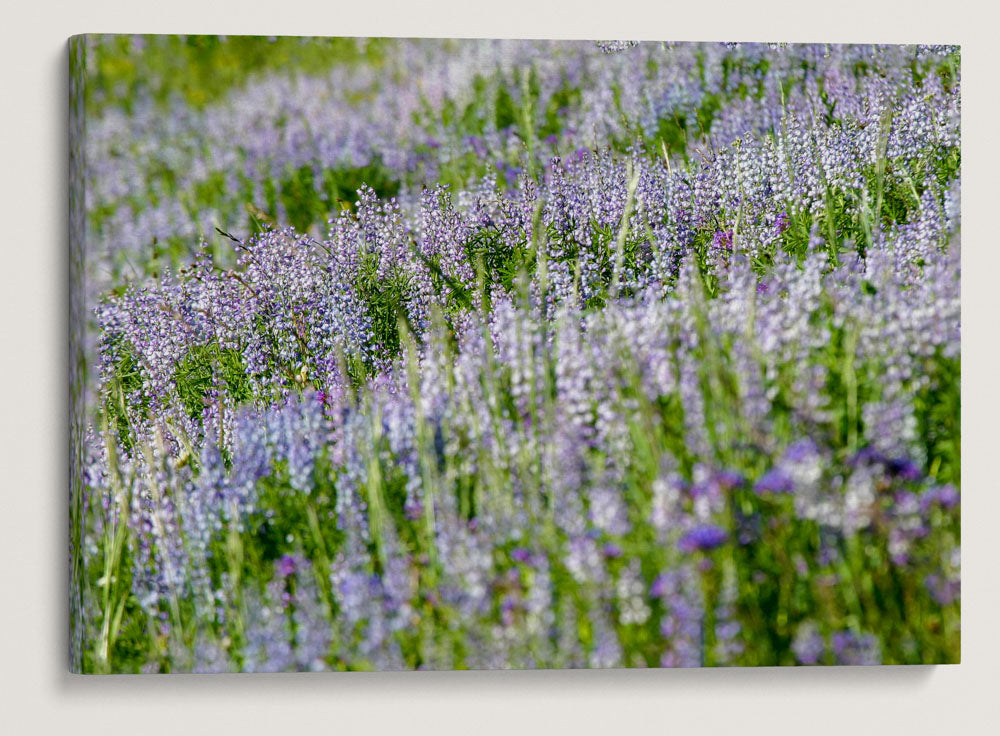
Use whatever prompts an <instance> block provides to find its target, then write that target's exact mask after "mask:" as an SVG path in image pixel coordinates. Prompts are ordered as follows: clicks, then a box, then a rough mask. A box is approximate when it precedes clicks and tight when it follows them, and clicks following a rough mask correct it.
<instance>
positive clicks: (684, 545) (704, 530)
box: [677, 524, 729, 552]
mask: <svg viewBox="0 0 1000 736" xmlns="http://www.w3.org/2000/svg"><path fill="white" fill-rule="evenodd" d="M728 536H729V535H728V534H727V533H726V530H725V529H723V528H722V527H719V526H715V525H714V524H701V525H699V526H696V527H694V528H693V529H690V530H689V531H687V532H686V533H685V534H684V535H683V536H682V537H681V538H680V540H679V541H678V543H677V546H678V548H679V549H680V550H681V551H682V552H695V551H697V550H701V551H708V550H712V549H715V548H716V547H721V546H722V545H723V544H725V543H726V540H727V539H728Z"/></svg>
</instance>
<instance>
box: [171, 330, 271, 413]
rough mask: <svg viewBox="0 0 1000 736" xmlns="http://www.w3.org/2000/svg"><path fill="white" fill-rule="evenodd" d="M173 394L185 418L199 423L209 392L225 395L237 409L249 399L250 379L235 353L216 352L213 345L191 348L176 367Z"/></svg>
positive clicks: (230, 349)
mask: <svg viewBox="0 0 1000 736" xmlns="http://www.w3.org/2000/svg"><path fill="white" fill-rule="evenodd" d="M174 381H175V383H176V386H177V394H178V396H179V397H180V399H181V402H182V403H183V405H184V408H185V409H186V410H187V413H188V416H190V417H191V418H192V419H194V420H196V421H200V420H201V415H202V412H203V411H204V410H205V408H206V407H207V406H208V405H209V404H210V402H211V398H210V397H211V394H212V392H213V391H219V392H220V393H221V392H223V391H225V392H227V393H228V396H229V398H230V399H231V400H232V401H233V402H234V403H235V404H236V405H237V406H238V405H240V404H243V403H246V402H248V401H249V400H250V399H251V397H252V389H251V385H250V379H249V378H248V376H247V373H246V369H245V368H244V366H243V358H242V356H241V355H240V352H239V351H238V350H235V349H232V348H226V349H223V348H220V347H219V345H218V344H217V343H215V342H210V343H208V344H205V345H198V346H195V347H193V348H192V349H191V350H190V351H189V352H188V354H187V355H186V356H184V358H182V359H181V360H180V361H179V362H178V364H177V370H176V372H175V374H174Z"/></svg>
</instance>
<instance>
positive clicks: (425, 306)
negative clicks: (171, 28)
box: [68, 36, 962, 673]
mask: <svg viewBox="0 0 1000 736" xmlns="http://www.w3.org/2000/svg"><path fill="white" fill-rule="evenodd" d="M70 66H71V72H70V76H71V84H70V86H71V89H70V94H71V120H70V134H71V142H70V151H71V154H70V155H71V177H70V181H71V189H72V191H71V195H70V196H71V205H70V216H71V223H70V231H71V240H72V252H71V254H70V257H71V280H72V283H71V292H72V293H71V300H70V301H71V307H72V310H73V318H72V326H71V335H70V340H71V353H72V373H71V376H70V380H71V384H72V389H71V396H72V407H71V419H72V427H71V448H70V450H71V460H72V463H71V464H72V473H71V483H70V488H69V492H68V503H69V505H70V528H69V548H68V550H69V551H68V564H69V566H70V570H71V574H70V583H71V585H70V588H71V589H70V591H69V593H70V595H69V608H70V626H71V636H70V647H71V652H70V659H71V668H72V669H73V670H75V671H81V672H95V673H122V672H135V673H139V672H141V673H170V672H275V671H319V670H400V669H406V670H408V669H496V668H518V669H525V668H581V667H582V668H597V667H702V666H755V665H874V664H911V663H912V664H918V663H954V662H958V661H959V659H960V649H961V647H960V570H959V568H960V532H961V528H960V527H961V525H960V508H961V492H960V489H961V437H960V403H961V402H960V375H961V364H960V322H961V320H960V316H961V315H960V262H961V250H960V249H961V246H960V240H961V238H960V235H961V222H960V208H961V207H960V203H961V197H960V191H961V145H960V144H961V126H960V120H961V81H962V75H961V60H960V50H959V48H958V47H954V46H872V45H863V46H862V45H857V46H854V45H824V44H816V45H798V44H783V43H652V42H630V41H596V42H595V41H550V42H545V41H491V40H433V39H343V38H340V39H321V38H250V37H229V38H226V37H207V36H190V37H181V36H82V37H74V39H72V41H71V43H70Z"/></svg>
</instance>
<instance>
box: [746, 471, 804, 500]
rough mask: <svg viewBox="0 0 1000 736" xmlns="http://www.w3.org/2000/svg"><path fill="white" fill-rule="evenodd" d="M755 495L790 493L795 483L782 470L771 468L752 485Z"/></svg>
mask: <svg viewBox="0 0 1000 736" xmlns="http://www.w3.org/2000/svg"><path fill="white" fill-rule="evenodd" d="M754 490H755V491H756V492H757V493H762V494H764V493H792V492H793V491H794V490H795V481H793V480H792V478H791V476H789V475H788V473H787V472H786V471H785V470H784V469H782V468H771V469H770V470H768V471H767V472H766V473H764V475H762V476H761V477H760V478H759V479H758V480H757V483H756V484H754Z"/></svg>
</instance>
